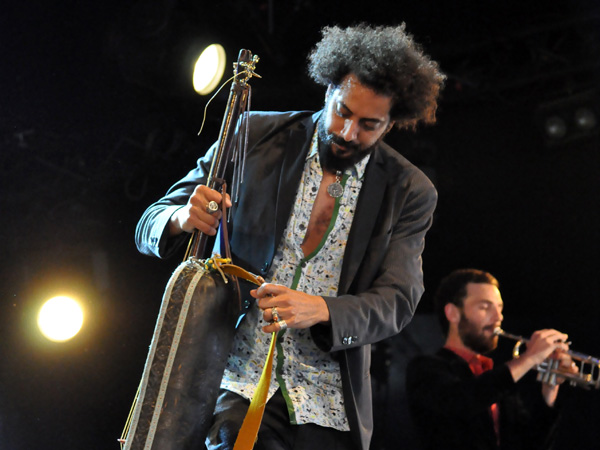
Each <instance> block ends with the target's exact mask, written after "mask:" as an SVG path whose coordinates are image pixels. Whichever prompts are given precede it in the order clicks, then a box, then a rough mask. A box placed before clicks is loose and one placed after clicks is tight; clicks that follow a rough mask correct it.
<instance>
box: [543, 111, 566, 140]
mask: <svg viewBox="0 0 600 450" xmlns="http://www.w3.org/2000/svg"><path fill="white" fill-rule="evenodd" d="M544 127H545V129H546V134H547V135H548V137H549V138H550V139H561V138H563V137H564V136H565V134H567V124H566V123H565V121H564V120H563V119H562V118H561V117H559V116H552V117H548V118H547V119H546V123H545V124H544Z"/></svg>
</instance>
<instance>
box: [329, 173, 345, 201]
mask: <svg viewBox="0 0 600 450" xmlns="http://www.w3.org/2000/svg"><path fill="white" fill-rule="evenodd" d="M341 179H342V172H341V171H340V170H338V171H336V172H335V181H334V182H333V183H331V184H330V185H329V186H327V193H328V194H329V195H331V196H332V197H333V198H339V197H341V196H342V194H343V193H344V187H343V186H342V183H340V180H341Z"/></svg>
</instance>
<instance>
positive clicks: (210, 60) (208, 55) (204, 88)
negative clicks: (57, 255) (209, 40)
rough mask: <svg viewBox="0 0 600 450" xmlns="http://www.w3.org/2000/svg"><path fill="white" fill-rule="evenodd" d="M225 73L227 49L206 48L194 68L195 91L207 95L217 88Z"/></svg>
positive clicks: (220, 46)
mask: <svg viewBox="0 0 600 450" xmlns="http://www.w3.org/2000/svg"><path fill="white" fill-rule="evenodd" d="M224 71H225V49H224V48H223V46H222V45H219V44H212V45H209V46H208V47H206V49H205V50H204V51H203V52H202V54H201V55H200V57H199V58H198V60H197V61H196V64H195V66H194V78H193V82H194V90H195V91H196V92H197V93H198V94H200V95H206V94H209V93H210V92H212V90H213V89H214V88H216V87H217V85H218V84H219V81H220V80H221V77H222V76H223V72H224Z"/></svg>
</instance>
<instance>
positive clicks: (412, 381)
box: [406, 348, 558, 450]
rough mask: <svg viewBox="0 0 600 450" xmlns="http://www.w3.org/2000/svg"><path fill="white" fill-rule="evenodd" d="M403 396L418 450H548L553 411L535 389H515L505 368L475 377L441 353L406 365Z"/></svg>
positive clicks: (444, 351)
mask: <svg viewBox="0 0 600 450" xmlns="http://www.w3.org/2000/svg"><path fill="white" fill-rule="evenodd" d="M522 385H523V387H526V388H527V389H520V387H521V386H522ZM525 385H526V386H525ZM406 391H407V397H408V404H409V408H410V411H411V415H412V419H413V421H414V423H415V425H416V429H417V432H418V435H419V437H420V441H421V443H422V446H423V448H424V449H427V450H429V449H436V450H452V449H456V450H458V449H460V450H470V449H472V450H488V449H489V450H498V449H502V450H509V449H510V450H538V449H539V450H541V449H550V448H552V442H553V440H554V435H555V431H556V424H557V421H558V413H557V411H556V408H550V407H548V406H547V405H546V403H545V401H544V399H543V397H542V394H541V386H540V385H539V384H537V385H534V386H529V385H527V383H526V380H523V382H522V383H515V382H514V381H513V378H512V375H511V373H510V370H509V368H508V366H507V365H505V364H500V365H498V366H497V367H495V368H494V369H491V370H488V371H486V372H484V373H482V374H481V375H478V376H476V375H474V374H473V372H472V370H471V368H470V367H469V364H468V363H467V362H466V361H465V360H464V359H463V358H461V357H460V356H458V355H457V354H455V353H454V352H452V351H451V350H448V349H445V348H442V349H440V350H439V351H438V352H437V353H436V354H435V355H422V356H419V357H417V358H415V359H413V360H412V361H411V362H410V363H409V365H408V368H407V378H406ZM494 403H497V404H498V406H499V410H500V417H499V422H500V423H499V435H500V436H499V437H500V444H499V445H498V442H497V439H496V433H495V431H494V422H493V419H492V416H491V414H490V407H491V405H493V404H494Z"/></svg>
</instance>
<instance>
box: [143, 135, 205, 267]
mask: <svg viewBox="0 0 600 450" xmlns="http://www.w3.org/2000/svg"><path fill="white" fill-rule="evenodd" d="M215 149H216V144H215V145H213V146H212V147H211V148H210V149H209V150H208V151H207V152H206V154H205V155H204V156H203V157H202V158H200V159H198V163H197V166H196V168H194V169H193V170H191V171H190V172H189V173H188V174H187V175H186V176H185V177H184V178H182V179H181V180H179V181H178V182H177V183H175V184H174V185H173V186H172V187H171V188H170V189H169V190H168V191H167V193H166V194H165V196H164V197H162V198H161V199H160V200H158V201H157V202H155V203H153V204H152V205H150V206H149V207H148V208H147V209H146V211H144V213H143V214H142V217H141V218H140V220H139V222H138V224H137V227H136V230H135V243H136V246H137V248H138V250H139V251H140V252H141V253H143V254H145V255H149V256H157V257H159V258H168V257H169V256H171V255H172V254H173V253H175V251H176V250H177V249H178V248H179V247H180V246H181V245H182V244H183V242H185V241H186V240H187V239H189V237H190V234H189V233H181V234H180V235H178V236H175V237H171V236H169V231H168V223H169V219H170V218H171V216H172V215H173V213H174V212H175V211H177V210H178V209H179V208H181V207H183V206H185V205H186V204H187V201H188V199H189V198H190V196H191V195H192V193H193V192H194V189H195V188H196V186H198V185H200V184H206V179H207V176H208V173H209V171H210V162H211V160H212V157H213V153H214V151H215Z"/></svg>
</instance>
